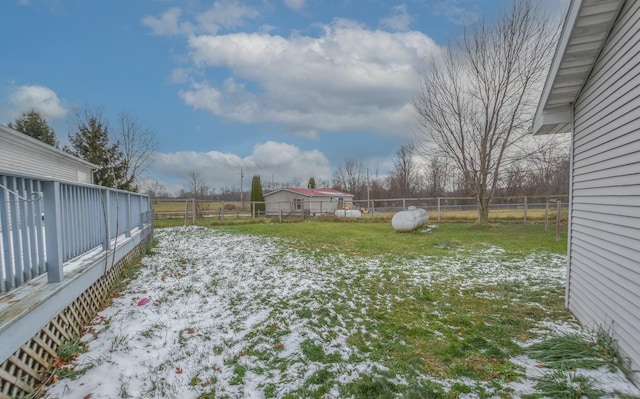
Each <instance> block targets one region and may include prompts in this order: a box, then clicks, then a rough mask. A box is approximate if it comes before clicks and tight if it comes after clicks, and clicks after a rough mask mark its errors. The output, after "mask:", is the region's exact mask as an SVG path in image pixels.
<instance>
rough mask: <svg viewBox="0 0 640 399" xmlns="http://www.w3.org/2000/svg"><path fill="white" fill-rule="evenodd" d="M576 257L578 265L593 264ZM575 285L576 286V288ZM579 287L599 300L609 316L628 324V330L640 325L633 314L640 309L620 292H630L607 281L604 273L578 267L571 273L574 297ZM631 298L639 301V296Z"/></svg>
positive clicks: (639, 320) (639, 321)
mask: <svg viewBox="0 0 640 399" xmlns="http://www.w3.org/2000/svg"><path fill="white" fill-rule="evenodd" d="M574 256H576V265H579V264H582V265H584V266H586V265H589V264H592V262H590V260H589V259H584V258H580V256H579V255H578V254H575V255H574ZM603 279H604V280H603ZM574 284H576V285H575V286H574ZM579 287H584V288H585V293H586V294H587V295H588V296H590V297H597V298H599V300H600V302H601V305H600V306H599V307H600V308H601V309H603V310H604V311H605V312H606V314H607V315H608V316H610V317H612V318H614V319H620V320H625V322H628V323H629V324H628V326H627V329H629V326H631V325H634V324H636V325H637V324H638V323H640V319H638V317H637V316H636V315H634V313H633V312H638V311H640V309H638V307H637V306H634V304H633V303H632V302H631V300H630V299H628V298H625V297H624V296H623V295H621V294H620V292H623V293H629V290H627V289H625V287H622V286H620V285H618V284H616V283H615V282H613V281H611V280H608V279H606V277H605V275H604V273H595V270H594V269H593V268H580V266H577V267H576V269H575V270H573V271H572V272H571V291H572V295H575V293H576V291H578V292H580V290H576V289H577V288H579ZM631 298H634V299H637V296H635V295H631Z"/></svg>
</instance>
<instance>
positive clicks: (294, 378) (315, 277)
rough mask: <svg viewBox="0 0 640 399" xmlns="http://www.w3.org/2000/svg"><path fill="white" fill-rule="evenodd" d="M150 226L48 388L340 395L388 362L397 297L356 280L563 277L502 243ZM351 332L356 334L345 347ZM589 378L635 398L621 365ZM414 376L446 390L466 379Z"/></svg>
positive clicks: (481, 281) (559, 269) (547, 281)
mask: <svg viewBox="0 0 640 399" xmlns="http://www.w3.org/2000/svg"><path fill="white" fill-rule="evenodd" d="M155 236H156V238H157V240H158V245H157V246H156V247H155V248H154V254H152V255H149V256H147V257H145V258H144V259H143V264H144V267H143V268H142V269H141V272H140V274H139V276H138V277H137V278H136V279H135V280H134V281H132V282H131V284H130V285H129V287H128V289H127V290H126V291H125V292H123V293H121V294H119V295H117V297H116V298H114V299H113V303H112V304H111V306H109V307H107V308H106V309H104V310H103V311H101V312H100V313H99V314H98V316H97V317H96V318H95V319H94V320H93V322H92V325H91V326H90V328H88V329H86V331H87V333H86V334H85V335H84V336H83V337H82V341H83V342H85V343H86V345H87V347H88V351H87V352H86V353H84V354H81V355H80V356H79V357H78V358H77V359H76V364H77V365H78V368H81V367H87V366H90V368H89V369H88V370H87V371H86V373H85V374H84V375H82V376H80V377H79V378H77V379H75V380H69V379H62V380H60V381H59V382H57V383H56V384H54V385H53V386H51V387H49V388H48V390H47V397H48V398H85V397H91V398H92V399H99V398H118V397H122V398H124V397H135V398H158V397H167V398H169V397H175V398H177V397H179V398H198V397H214V396H213V394H215V397H216V398H221V397H228V398H263V397H277V398H281V397H285V396H286V395H287V394H290V393H296V395H297V397H304V396H305V392H313V391H314V390H316V389H319V387H321V386H326V385H327V384H329V385H330V388H329V389H327V390H326V392H325V393H324V394H323V397H328V398H337V397H341V395H343V393H342V391H341V387H342V386H344V385H345V384H349V383H352V382H354V381H358V380H359V379H361V378H362V377H363V376H373V377H376V376H379V375H382V374H384V373H388V372H389V367H388V365H386V364H385V363H384V362H383V361H382V360H380V359H379V358H376V357H374V356H373V355H372V353H373V352H372V351H370V350H368V349H367V346H371V345H372V343H371V342H370V341H369V340H374V339H376V340H378V339H379V338H378V336H377V334H378V331H375V330H373V329H372V325H374V324H372V323H371V321H372V320H373V319H374V317H375V316H373V314H375V313H376V312H381V311H387V310H389V309H392V305H393V304H394V303H395V304H397V303H402V300H404V298H401V297H398V296H397V295H394V296H392V294H391V293H387V292H384V290H379V291H375V292H374V293H373V294H371V293H370V292H369V293H367V294H366V295H365V293H363V292H362V291H359V290H356V289H351V286H352V285H355V282H357V281H362V280H366V279H374V278H375V279H378V280H380V279H381V276H384V277H385V278H388V281H390V282H392V283H393V282H394V281H395V279H397V278H398V277H397V276H398V275H399V273H401V274H402V275H403V276H408V281H409V282H410V284H413V285H415V286H416V287H426V288H425V289H427V288H428V287H429V285H430V284H431V283H433V282H443V281H448V282H450V283H451V284H452V286H454V287H457V289H460V290H465V289H470V288H477V287H478V286H484V285H486V286H490V285H495V284H497V283H501V282H502V283H521V284H524V285H525V286H527V287H535V288H536V289H543V288H545V287H554V288H557V287H558V286H559V285H561V284H563V283H564V259H563V257H560V256H557V255H549V254H532V255H530V256H527V257H525V258H523V259H515V260H514V259H511V258H505V257H504V251H501V250H500V249H499V248H489V249H488V250H487V251H486V252H483V253H478V254H468V253H467V254H458V255H455V256H453V257H451V258H438V260H437V262H435V261H434V259H433V258H430V257H427V256H425V257H419V258H412V259H402V258H398V259H393V258H390V257H379V258H377V257H375V258H358V257H350V256H346V255H340V254H337V255H330V256H327V255H323V256H320V255H317V254H315V253H311V254H309V253H306V254H303V253H301V252H299V251H296V250H290V249H288V248H287V245H286V242H284V241H282V240H277V239H268V238H260V237H253V236H244V235H232V234H227V233H222V232H219V231H216V230H212V229H207V228H199V227H189V228H170V229H158V230H156V232H155ZM376 281H377V280H376ZM372 289H373V288H372ZM145 302H146V303H145ZM434 312H435V311H434ZM454 327H455V326H452V328H454ZM544 328H546V329H553V328H554V327H553V326H551V327H549V325H547V326H544ZM433 334H434V335H436V336H438V335H442V333H441V332H439V331H434V333H433ZM354 336H358V337H362V338H363V342H361V343H360V344H359V345H354V344H352V343H350V339H352V338H353V337H354ZM398 344H399V345H404V342H399V343H398ZM513 362H514V363H516V364H518V365H521V366H522V367H523V368H524V369H525V370H526V371H525V373H526V374H525V375H524V376H523V379H521V380H520V381H518V382H516V383H512V384H511V388H512V389H513V390H514V392H515V394H518V393H523V394H524V393H528V392H532V391H531V389H533V386H534V384H535V381H536V378H538V377H539V372H538V374H535V373H534V371H535V368H536V366H535V365H534V363H533V361H532V360H531V359H528V358H526V357H524V356H520V357H517V358H515V359H513ZM594 373H596V371H594ZM391 374H392V376H391V377H389V380H390V381H391V382H392V383H394V384H396V385H406V384H407V380H406V379H405V376H403V375H398V374H395V375H393V370H392V371H391ZM594 376H595V377H594V378H598V379H599V380H604V381H609V380H608V379H609V378H614V379H616V380H615V381H616V382H611V383H610V385H611V389H616V390H618V391H619V392H628V393H629V394H634V395H636V394H639V392H637V390H636V391H634V389H635V387H633V386H632V385H631V384H630V383H629V382H626V385H625V382H624V381H618V380H617V378H619V377H620V375H614V373H607V371H606V370H604V369H603V370H599V371H597V375H596V374H594ZM605 378H606V380H605ZM418 379H420V380H423V381H429V382H437V383H438V384H439V385H440V386H441V387H443V388H444V389H445V390H446V389H448V387H451V386H452V385H453V384H454V383H457V382H460V381H454V380H437V379H435V378H433V377H432V376H429V375H421V376H418ZM462 382H466V381H462ZM606 384H609V382H607V383H606ZM606 384H605V385H606ZM607 392H613V390H608V391H607ZM89 395H90V396H89ZM207 395H212V396H207ZM514 397H517V396H514Z"/></svg>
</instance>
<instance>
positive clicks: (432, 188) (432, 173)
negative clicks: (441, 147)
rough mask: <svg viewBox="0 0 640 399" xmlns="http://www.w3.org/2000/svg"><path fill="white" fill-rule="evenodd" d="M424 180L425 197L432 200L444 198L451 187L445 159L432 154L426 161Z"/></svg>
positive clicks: (448, 168) (448, 169)
mask: <svg viewBox="0 0 640 399" xmlns="http://www.w3.org/2000/svg"><path fill="white" fill-rule="evenodd" d="M424 178H425V180H426V182H425V189H426V194H427V196H429V197H432V198H436V197H442V196H444V195H445V193H446V192H447V189H449V188H450V185H451V174H450V167H449V164H448V162H447V158H446V157H444V156H442V155H439V154H432V155H431V156H430V157H429V159H428V160H427V165H426V168H425V173H424Z"/></svg>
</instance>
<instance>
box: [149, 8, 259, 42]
mask: <svg viewBox="0 0 640 399" xmlns="http://www.w3.org/2000/svg"><path fill="white" fill-rule="evenodd" d="M189 11H190V10H186V9H181V8H178V7H172V8H169V9H168V10H166V11H165V12H164V13H162V14H161V15H160V16H159V17H154V16H151V15H147V16H144V17H143V18H142V25H144V26H146V27H147V28H149V29H150V30H151V33H152V34H154V35H158V36H163V35H180V34H183V35H191V34H217V33H218V32H219V31H220V30H222V29H234V28H237V27H240V26H243V25H244V23H245V20H247V19H253V18H257V17H258V16H260V13H259V12H258V11H257V10H256V9H255V8H253V7H248V6H245V5H242V4H240V3H239V2H238V1H236V0H225V1H216V2H214V3H213V4H212V5H211V7H209V8H208V9H206V10H204V11H201V12H199V13H193V15H191V14H192V13H189ZM187 13H189V15H187V16H185V14H187ZM188 16H191V17H192V18H193V19H194V22H190V21H187V20H186V19H187V17H188Z"/></svg>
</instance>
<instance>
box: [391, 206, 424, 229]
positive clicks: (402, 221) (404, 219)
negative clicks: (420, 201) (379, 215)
mask: <svg viewBox="0 0 640 399" xmlns="http://www.w3.org/2000/svg"><path fill="white" fill-rule="evenodd" d="M427 220H429V215H428V214H427V211H425V210H424V209H422V208H416V207H415V206H410V207H409V208H407V210H406V211H401V212H398V213H396V214H395V215H393V218H392V219H391V226H392V227H393V229H394V230H395V231H400V232H403V231H412V230H415V229H417V228H418V227H420V226H422V225H423V224H425V223H427Z"/></svg>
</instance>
